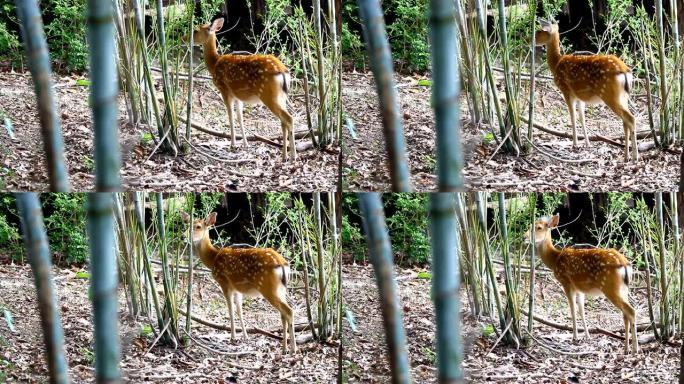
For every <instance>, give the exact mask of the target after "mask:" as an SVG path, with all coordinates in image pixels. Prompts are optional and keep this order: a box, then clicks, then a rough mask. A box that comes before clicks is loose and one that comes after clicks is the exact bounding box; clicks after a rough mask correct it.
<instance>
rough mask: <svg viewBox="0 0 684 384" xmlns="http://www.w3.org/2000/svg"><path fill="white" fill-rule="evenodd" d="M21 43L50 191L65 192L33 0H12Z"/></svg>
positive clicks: (37, 12) (39, 22) (47, 61)
mask: <svg viewBox="0 0 684 384" xmlns="http://www.w3.org/2000/svg"><path fill="white" fill-rule="evenodd" d="M15 4H16V7H17V17H18V18H19V21H20V26H21V33H22V39H23V42H24V48H25V50H26V59H27V61H28V65H29V70H30V71H31V77H32V78H33V88H34V90H35V92H36V104H37V108H38V115H39V117H40V127H41V134H42V137H43V150H44V151H45V162H46V165H47V171H48V179H49V182H50V190H52V191H59V192H69V190H70V189H71V186H70V185H69V174H68V173H67V168H66V165H65V163H64V143H63V141H62V129H61V123H60V119H59V112H58V110H57V108H56V106H55V95H54V90H53V85H52V71H51V70H50V58H49V56H48V50H47V43H46V41H45V33H44V32H43V19H42V18H41V16H40V9H39V8H38V2H37V1H36V0H15Z"/></svg>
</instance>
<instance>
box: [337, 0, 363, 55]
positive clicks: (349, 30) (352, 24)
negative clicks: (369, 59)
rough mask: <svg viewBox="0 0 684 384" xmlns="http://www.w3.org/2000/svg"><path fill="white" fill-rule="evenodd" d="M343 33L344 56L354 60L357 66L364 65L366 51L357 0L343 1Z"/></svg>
mask: <svg viewBox="0 0 684 384" xmlns="http://www.w3.org/2000/svg"><path fill="white" fill-rule="evenodd" d="M342 18H343V20H342V35H341V36H340V44H341V46H342V56H343V57H345V58H347V59H350V60H352V63H353V64H354V66H355V67H364V66H365V64H366V51H365V47H364V45H363V41H362V39H361V33H359V32H357V31H361V23H360V22H359V13H358V6H357V5H356V0H344V1H343V2H342Z"/></svg>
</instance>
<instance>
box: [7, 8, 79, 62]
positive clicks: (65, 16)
mask: <svg viewBox="0 0 684 384" xmlns="http://www.w3.org/2000/svg"><path fill="white" fill-rule="evenodd" d="M40 9H41V11H42V15H43V23H44V30H45V36H46V38H47V44H48V49H49V51H50V59H51V60H52V61H53V62H54V63H55V64H56V65H55V66H56V69H57V70H66V71H83V70H85V69H86V67H87V65H88V45H87V43H86V22H85V19H86V13H85V10H86V0H43V1H41V2H40ZM0 10H1V11H2V12H1V13H2V14H3V16H0V58H3V59H8V60H12V61H20V60H21V59H22V58H23V55H24V51H23V49H21V46H20V44H19V40H20V36H19V28H18V21H17V18H16V8H15V6H14V1H12V0H0Z"/></svg>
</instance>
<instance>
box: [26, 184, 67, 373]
mask: <svg viewBox="0 0 684 384" xmlns="http://www.w3.org/2000/svg"><path fill="white" fill-rule="evenodd" d="M15 197H16V200H17V202H16V203H17V208H18V209H19V214H20V215H21V231H22V233H23V235H24V244H25V246H26V252H27V253H28V260H29V264H31V271H33V281H34V283H35V285H36V293H37V295H38V308H39V309H40V322H41V327H42V329H43V341H44V343H45V355H46V358H47V365H48V372H50V382H51V383H58V384H66V383H68V382H69V371H68V367H67V363H66V359H65V356H64V334H63V333H62V325H61V324H62V323H61V321H60V318H59V307H58V306H57V298H56V296H55V287H54V283H53V281H52V276H51V272H50V270H51V269H52V263H51V262H50V249H49V248H48V241H47V235H46V233H45V226H44V224H43V211H42V209H41V208H40V201H39V200H38V196H37V195H36V194H35V193H17V194H16V195H15Z"/></svg>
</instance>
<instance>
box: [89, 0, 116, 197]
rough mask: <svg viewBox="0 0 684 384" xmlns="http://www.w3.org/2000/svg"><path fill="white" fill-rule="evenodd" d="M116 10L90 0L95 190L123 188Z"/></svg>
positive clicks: (108, 5)
mask: <svg viewBox="0 0 684 384" xmlns="http://www.w3.org/2000/svg"><path fill="white" fill-rule="evenodd" d="M114 32H115V29H114V9H113V7H112V2H111V1H99V0H88V40H89V41H90V44H89V46H90V68H91V70H90V77H91V94H90V97H91V99H92V108H93V126H94V131H95V140H94V146H95V189H96V190H97V191H114V190H118V189H120V188H121V181H120V180H119V169H120V168H121V154H120V152H119V125H118V121H117V113H118V104H117V96H118V94H119V88H118V83H117V79H116V73H117V69H116V61H115V60H114V57H115V54H116V50H115V41H114Z"/></svg>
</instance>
